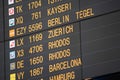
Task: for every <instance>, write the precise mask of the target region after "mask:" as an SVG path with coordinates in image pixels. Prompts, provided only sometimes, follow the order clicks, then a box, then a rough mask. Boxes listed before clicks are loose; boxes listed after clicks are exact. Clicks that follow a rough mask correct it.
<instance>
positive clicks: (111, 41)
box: [81, 12, 120, 78]
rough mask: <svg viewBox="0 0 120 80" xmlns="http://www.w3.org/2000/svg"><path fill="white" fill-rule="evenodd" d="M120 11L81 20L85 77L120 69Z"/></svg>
mask: <svg viewBox="0 0 120 80" xmlns="http://www.w3.org/2000/svg"><path fill="white" fill-rule="evenodd" d="M119 17H120V12H116V13H110V14H108V15H104V16H100V17H96V18H92V19H88V20H85V21H82V22H81V43H82V47H81V48H82V61H83V78H86V77H95V76H100V75H106V74H110V73H115V72H119V71H120V68H119V67H120V54H119V53H120V42H119V41H120V30H119V29H120V27H119V26H120V18H119Z"/></svg>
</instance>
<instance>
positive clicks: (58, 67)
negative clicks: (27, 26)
mask: <svg viewBox="0 0 120 80" xmlns="http://www.w3.org/2000/svg"><path fill="white" fill-rule="evenodd" d="M5 45H6V46H5V47H6V51H5V55H6V72H7V73H6V80H12V79H13V80H14V79H15V80H25V79H26V80H59V79H60V80H62V79H63V80H65V79H74V80H81V77H82V76H81V75H82V74H81V73H82V72H81V65H82V62H81V53H80V26H79V23H74V24H69V25H66V26H61V27H58V28H54V29H51V30H47V31H43V32H39V33H35V34H32V35H28V36H25V37H20V38H17V39H14V40H9V41H7V42H6V43H5ZM78 74H79V75H78Z"/></svg>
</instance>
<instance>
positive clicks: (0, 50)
mask: <svg viewBox="0 0 120 80" xmlns="http://www.w3.org/2000/svg"><path fill="white" fill-rule="evenodd" d="M4 72H5V71H4V43H0V79H1V80H5V79H4V77H5V76H4Z"/></svg>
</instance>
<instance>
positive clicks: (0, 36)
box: [0, 0, 4, 41]
mask: <svg viewBox="0 0 120 80" xmlns="http://www.w3.org/2000/svg"><path fill="white" fill-rule="evenodd" d="M3 27H4V26H3V0H1V1H0V41H3V38H4V30H3Z"/></svg>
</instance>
